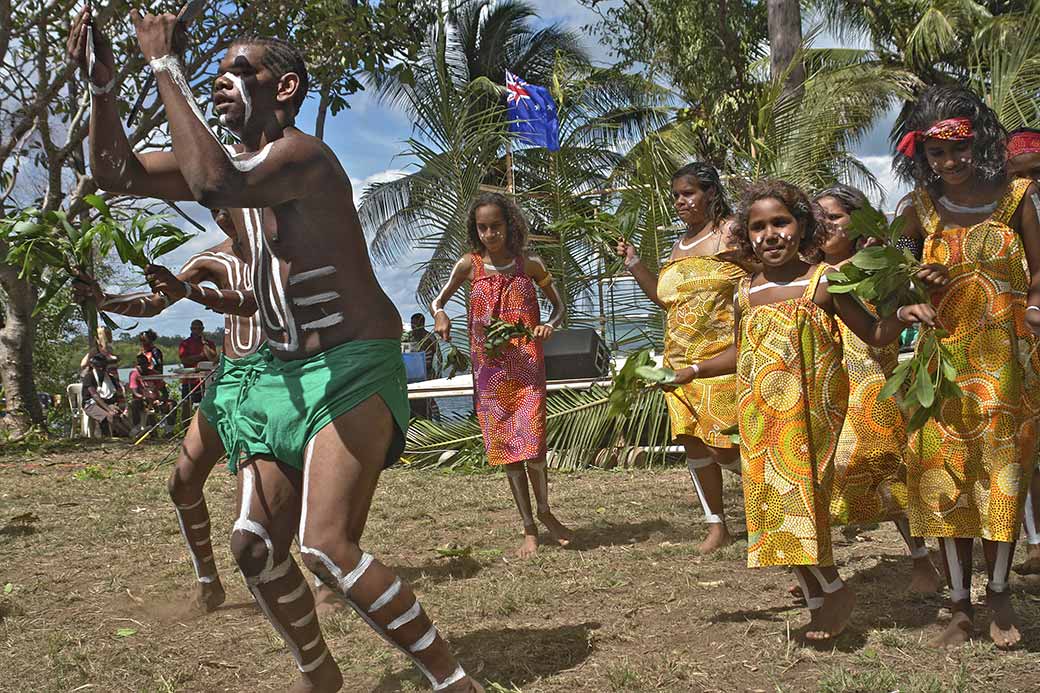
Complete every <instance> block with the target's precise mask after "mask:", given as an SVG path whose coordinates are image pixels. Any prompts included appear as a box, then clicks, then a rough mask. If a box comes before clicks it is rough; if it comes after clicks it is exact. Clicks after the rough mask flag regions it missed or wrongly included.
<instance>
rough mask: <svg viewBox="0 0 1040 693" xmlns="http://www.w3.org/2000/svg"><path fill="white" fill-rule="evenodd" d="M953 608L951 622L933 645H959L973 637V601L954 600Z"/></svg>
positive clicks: (934, 640) (933, 641)
mask: <svg viewBox="0 0 1040 693" xmlns="http://www.w3.org/2000/svg"><path fill="white" fill-rule="evenodd" d="M952 608H953V616H952V617H951V618H950V622H949V623H948V624H947V625H946V628H945V629H943V632H942V633H940V634H939V635H938V636H937V637H936V638H935V639H933V640H932V642H931V645H932V647H959V646H961V645H963V644H964V643H966V642H968V640H970V639H971V632H972V630H973V628H974V624H973V623H972V616H973V615H974V612H973V610H972V608H971V602H967V601H965V602H954V604H953V607H952Z"/></svg>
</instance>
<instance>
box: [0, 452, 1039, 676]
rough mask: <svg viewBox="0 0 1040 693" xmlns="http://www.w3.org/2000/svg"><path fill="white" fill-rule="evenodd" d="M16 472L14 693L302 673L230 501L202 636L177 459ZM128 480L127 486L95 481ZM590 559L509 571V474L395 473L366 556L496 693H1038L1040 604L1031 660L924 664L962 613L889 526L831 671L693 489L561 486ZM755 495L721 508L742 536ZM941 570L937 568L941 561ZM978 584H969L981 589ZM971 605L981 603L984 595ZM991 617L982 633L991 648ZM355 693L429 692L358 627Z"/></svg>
mask: <svg viewBox="0 0 1040 693" xmlns="http://www.w3.org/2000/svg"><path fill="white" fill-rule="evenodd" d="M86 445H87V444H86V443H80V444H79V447H78V448H77V449H75V450H65V451H61V450H56V451H51V452H42V453H41V452H36V453H34V454H33V455H32V456H13V455H7V456H3V457H0V690H3V691H11V692H16V691H17V692H20V691H41V692H42V691H106V692H107V691H279V690H284V689H285V687H286V686H287V685H288V683H289V682H290V681H291V680H292V678H293V677H294V667H293V666H292V663H291V659H290V657H289V655H288V654H287V652H286V650H285V649H284V648H283V647H282V644H281V642H280V641H279V639H278V638H277V636H276V635H275V633H274V631H273V630H272V629H271V628H270V626H268V624H267V623H266V622H265V621H264V620H263V618H262V617H261V615H260V613H259V612H258V611H257V610H256V609H255V608H254V607H253V606H252V603H251V600H250V598H249V594H248V592H247V591H246V589H245V587H244V585H243V584H242V581H241V579H240V578H239V577H238V576H237V574H236V573H235V572H234V571H233V563H232V560H231V556H230V553H229V552H228V550H227V541H226V537H227V535H228V533H229V532H230V530H231V524H232V519H233V503H234V496H233V492H234V482H233V480H232V479H231V478H230V477H229V476H228V475H227V474H225V473H223V472H219V471H218V473H215V474H214V475H213V477H212V478H211V479H210V481H209V484H208V486H207V494H208V499H209V505H210V509H211V512H212V515H213V530H214V545H215V548H216V549H217V564H218V566H219V567H220V569H221V571H222V574H223V576H224V584H225V586H226V587H227V589H228V601H227V604H226V606H225V607H224V608H222V609H221V610H219V611H218V612H216V613H213V614H209V615H205V616H199V615H192V614H190V613H188V612H187V611H186V609H185V607H184V604H185V600H184V594H185V589H186V588H187V587H188V586H189V585H190V583H191V581H192V572H191V567H190V564H189V561H188V557H187V552H186V550H185V549H184V547H183V546H182V544H181V537H180V534H179V532H178V529H177V523H176V520H175V518H174V514H173V512H172V510H171V508H170V506H169V504H168V502H167V498H166V491H165V480H166V475H167V474H168V471H169V465H168V464H162V465H160V462H161V460H162V458H163V456H164V455H165V453H166V451H167V450H168V448H167V447H165V446H159V445H156V446H153V447H146V448H144V449H143V450H142V451H141V452H139V453H136V452H135V453H134V454H133V456H132V457H130V458H129V459H119V458H121V457H123V456H124V453H125V451H126V448H125V446H123V445H117V444H113V443H108V444H101V445H98V444H94V445H92V447H85V446H86ZM96 460H119V461H118V463H114V464H112V465H111V466H105V465H97V466H91V465H89V464H88V462H90V461H96ZM552 496H553V499H554V504H555V506H556V509H557V513H558V515H559V516H560V517H561V519H563V520H564V521H566V522H568V523H569V524H570V525H571V526H572V527H574V528H575V529H576V530H577V535H578V539H577V541H576V542H575V545H576V548H575V549H574V550H566V551H565V550H560V549H557V548H554V547H549V546H545V547H543V548H542V549H541V552H540V553H539V554H538V556H537V557H536V558H534V559H533V560H530V561H526V562H519V561H517V560H514V559H513V558H512V557H511V554H512V549H513V548H514V546H515V545H516V544H517V542H518V540H519V534H518V529H517V526H516V521H515V519H514V512H515V511H514V510H513V508H512V502H511V500H510V498H509V496H508V492H507V490H506V482H505V480H504V478H503V477H502V476H501V475H498V474H474V475H463V474H457V473H456V474H445V473H439V472H429V471H426V472H422V471H411V470H406V469H394V470H390V471H388V472H387V473H385V475H384V477H383V481H382V483H381V485H380V487H379V490H378V492H377V494H376V498H375V502H374V509H373V511H372V515H371V519H370V521H369V525H368V529H367V531H366V535H365V542H364V544H365V548H366V549H367V550H368V551H370V552H372V553H374V554H375V555H377V556H378V557H380V558H381V559H382V560H383V561H384V562H385V563H387V564H388V565H390V566H392V567H393V568H395V569H396V570H397V571H399V573H400V574H401V575H402V576H404V577H406V578H407V579H408V580H411V581H412V584H413V585H414V586H415V589H416V591H417V592H418V593H419V594H420V596H421V598H422V600H423V603H424V604H425V605H426V607H427V609H428V610H429V611H430V613H431V614H432V615H433V617H434V618H435V619H436V621H437V623H438V625H439V627H440V628H441V630H442V631H443V632H444V633H446V634H447V636H448V637H449V639H450V642H451V643H452V646H453V647H454V649H455V650H456V651H457V652H458V653H459V655H460V657H461V658H462V661H463V662H464V664H465V665H466V667H467V670H468V671H470V672H471V673H473V674H475V675H476V676H477V677H478V678H479V679H480V680H481V681H483V682H485V685H486V686H487V687H488V689H489V690H491V691H498V692H500V693H501V692H502V691H512V692H514V693H515V692H517V691H522V692H523V693H533V692H535V691H727V692H731V691H770V692H775V691H824V692H827V693H839V692H843V693H851V692H853V691H856V692H860V691H862V692H864V693H867V692H873V691H896V690H898V691H934V692H936V693H946V692H948V691H987V692H988V691H1001V692H1003V691H1031V692H1035V691H1036V690H1038V688H1040V654H1038V653H1040V596H1038V592H1037V591H1033V592H1030V591H1028V590H1026V589H1022V588H1020V589H1019V590H1018V591H1017V593H1016V597H1015V606H1016V608H1017V609H1018V611H1019V614H1020V615H1021V616H1022V620H1023V623H1024V636H1025V637H1024V641H1023V645H1022V647H1020V648H1019V649H1018V650H1017V651H1014V652H1010V653H1002V652H998V651H997V650H996V649H995V648H994V647H993V645H992V644H991V643H990V642H989V641H988V640H987V639H986V638H984V637H982V636H981V635H980V636H979V639H978V640H976V641H974V642H972V643H971V644H969V645H968V646H966V647H964V648H962V649H960V650H957V651H953V652H938V651H934V650H929V649H926V648H925V647H924V646H923V644H922V643H923V642H925V641H927V640H928V639H929V637H930V636H932V635H933V634H934V633H936V632H937V631H938V628H939V625H938V624H941V623H943V622H944V621H945V619H946V618H947V617H948V614H947V613H945V612H944V611H943V609H942V608H941V607H942V600H941V598H940V597H939V596H934V597H926V598H922V597H916V596H913V595H910V594H907V593H906V592H905V585H906V583H907V582H908V580H909V560H908V559H907V558H906V557H905V552H904V549H903V547H902V546H901V541H900V539H899V537H898V534H897V533H896V531H895V530H894V529H893V528H891V527H889V526H883V527H881V528H878V529H872V530H869V531H865V532H862V533H861V534H859V535H858V536H856V537H852V538H846V537H844V536H843V535H841V534H840V533H839V534H837V535H836V539H837V546H836V554H837V557H838V560H839V565H841V566H842V568H841V572H842V575H843V576H844V577H846V579H848V580H849V581H850V583H851V584H852V585H853V586H854V588H855V589H856V591H857V593H858V595H859V607H858V610H857V612H856V614H855V616H854V618H853V623H852V626H851V628H850V630H849V631H848V632H847V633H845V634H844V635H843V636H842V637H841V638H839V639H838V640H837V642H836V643H834V645H833V648H830V649H814V648H811V647H807V646H805V645H804V644H803V642H802V640H801V639H800V638H799V633H800V630H801V626H802V624H803V623H804V621H805V617H804V615H803V612H801V611H800V610H799V609H797V608H796V607H795V606H794V604H793V603H792V602H791V601H790V599H789V598H788V597H787V595H786V593H785V588H786V586H787V584H788V581H789V577H788V576H786V575H784V574H783V573H781V572H778V571H770V570H755V571H751V570H748V569H747V568H745V567H744V561H743V559H744V550H745V543H744V542H743V541H740V542H738V543H737V544H736V545H734V546H732V547H730V548H728V549H726V550H724V551H723V552H722V553H720V554H718V555H715V556H712V557H707V558H705V557H701V556H698V555H697V553H696V551H695V546H696V544H697V543H698V542H699V540H700V538H701V536H702V534H703V525H702V524H700V523H699V522H698V521H697V516H698V515H699V511H695V510H694V508H693V503H692V500H693V499H692V492H691V488H690V482H689V478H688V477H687V475H686V473H685V470H682V471H679V470H663V471H662V470H658V471H610V472H601V471H589V472H581V473H574V474H566V475H563V474H557V475H555V476H554V477H553V479H552ZM739 498H740V495H739V487H738V486H737V485H736V483H735V482H733V481H732V480H731V481H730V482H729V486H728V502H729V507H730V508H731V514H732V515H734V516H735V517H733V520H734V522H733V523H732V524H733V525H734V526H735V527H736V528H740V527H742V520H743V518H742V512H739V510H738V509H739V508H740V503H739ZM933 548H934V547H933ZM980 560H981V559H980V558H977V561H976V571H977V572H976V585H977V588H978V589H981V583H982V580H981V574H980V571H981V570H982V566H981V563H980ZM976 597H978V592H976ZM986 615H987V614H986V612H985V610H984V609H981V608H980V609H979V612H978V613H977V615H976V623H977V625H978V626H979V627H980V632H983V631H984V629H983V626H984V625H985V623H986V621H985V618H986ZM323 625H324V630H325V633H326V636H327V638H328V640H329V645H330V648H331V649H332V652H333V654H334V655H335V656H336V658H337V660H338V661H339V664H340V666H341V667H342V668H343V670H344V675H345V678H346V681H347V682H348V683H347V686H346V687H345V689H344V690H346V691H370V690H375V691H396V690H404V691H412V690H424V686H423V685H422V682H421V680H420V676H419V675H418V674H417V673H416V672H415V671H414V670H413V669H412V668H411V667H410V666H409V665H408V664H407V663H406V661H405V659H404V657H403V656H401V655H400V654H397V653H395V652H391V651H390V650H389V649H388V647H386V646H385V645H384V643H383V641H381V640H379V639H378V638H377V636H375V635H374V634H373V633H372V632H371V631H370V630H369V629H368V628H367V627H366V626H365V625H364V624H363V623H361V621H360V620H359V619H358V618H357V617H355V616H353V615H352V614H347V613H341V614H337V615H334V616H333V617H331V618H330V619H328V620H326V622H325V623H324V624H323Z"/></svg>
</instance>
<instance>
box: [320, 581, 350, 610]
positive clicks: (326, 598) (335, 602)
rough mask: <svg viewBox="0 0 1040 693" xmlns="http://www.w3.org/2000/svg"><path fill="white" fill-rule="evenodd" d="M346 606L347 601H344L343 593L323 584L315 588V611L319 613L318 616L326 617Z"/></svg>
mask: <svg viewBox="0 0 1040 693" xmlns="http://www.w3.org/2000/svg"><path fill="white" fill-rule="evenodd" d="M346 608H347V603H346V602H345V601H343V595H341V594H340V593H339V592H337V591H336V590H334V589H332V588H331V587H328V586H327V585H324V584H323V585H321V586H319V587H318V588H317V589H316V590H314V613H315V614H317V615H318V618H324V617H325V616H328V615H329V614H334V613H336V612H338V611H343V610H344V609H346Z"/></svg>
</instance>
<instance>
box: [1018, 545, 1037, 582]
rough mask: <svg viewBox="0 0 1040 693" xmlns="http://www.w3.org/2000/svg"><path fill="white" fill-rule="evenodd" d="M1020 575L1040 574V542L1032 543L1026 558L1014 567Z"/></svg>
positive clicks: (1027, 550)
mask: <svg viewBox="0 0 1040 693" xmlns="http://www.w3.org/2000/svg"><path fill="white" fill-rule="evenodd" d="M1012 570H1014V571H1015V572H1016V573H1018V574H1019V575H1040V544H1030V545H1029V548H1028V549H1026V560H1024V561H1022V562H1021V563H1019V564H1018V565H1016V566H1015V567H1014V568H1012Z"/></svg>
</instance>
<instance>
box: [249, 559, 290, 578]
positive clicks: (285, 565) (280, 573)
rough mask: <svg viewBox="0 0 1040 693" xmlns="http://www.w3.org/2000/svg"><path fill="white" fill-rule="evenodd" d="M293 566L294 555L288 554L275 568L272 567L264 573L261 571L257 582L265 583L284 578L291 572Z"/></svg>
mask: <svg viewBox="0 0 1040 693" xmlns="http://www.w3.org/2000/svg"><path fill="white" fill-rule="evenodd" d="M292 566H293V561H292V557H290V556H286V558H285V560H284V561H282V562H281V563H279V564H278V565H276V566H275V567H274V568H271V569H270V570H265V571H263V572H262V573H260V575H258V576H257V578H258V580H257V582H259V583H260V584H261V585H263V584H266V583H268V582H274V581H275V580H277V579H278V578H283V577H285V576H286V575H288V574H289V571H290V570H292Z"/></svg>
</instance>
